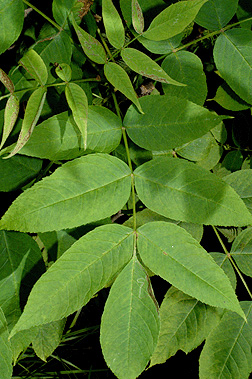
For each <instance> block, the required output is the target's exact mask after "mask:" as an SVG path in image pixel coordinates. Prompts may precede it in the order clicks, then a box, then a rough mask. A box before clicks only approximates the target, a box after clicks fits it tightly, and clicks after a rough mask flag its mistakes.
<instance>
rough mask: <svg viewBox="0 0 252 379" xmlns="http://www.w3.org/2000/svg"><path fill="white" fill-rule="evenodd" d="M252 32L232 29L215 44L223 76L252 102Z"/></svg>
mask: <svg viewBox="0 0 252 379" xmlns="http://www.w3.org/2000/svg"><path fill="white" fill-rule="evenodd" d="M251 49H252V32H251V31H250V30H245V29H232V30H227V31H226V32H225V33H222V34H221V35H220V36H219V37H218V38H217V40H216V42H215V46H214V51H213V54H214V61H215V63H216V67H217V69H218V71H219V72H220V75H221V76H222V78H223V79H224V80H225V81H226V82H227V84H228V85H229V86H230V87H231V88H232V90H233V91H234V92H236V93H237V95H238V96H240V97H241V98H242V99H243V100H244V101H246V102H247V103H249V104H251V103H252V55H251Z"/></svg>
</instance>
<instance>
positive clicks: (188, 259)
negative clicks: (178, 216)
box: [138, 221, 244, 317]
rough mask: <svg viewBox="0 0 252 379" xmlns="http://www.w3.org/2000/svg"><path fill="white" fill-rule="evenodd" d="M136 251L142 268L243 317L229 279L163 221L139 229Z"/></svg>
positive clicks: (190, 239) (186, 236) (181, 233)
mask: <svg viewBox="0 0 252 379" xmlns="http://www.w3.org/2000/svg"><path fill="white" fill-rule="evenodd" d="M138 249H139V254H140V256H141V259H142V260H143V262H144V264H145V265H146V266H147V267H148V268H149V269H150V270H151V271H152V272H154V273H155V274H156V275H159V276H161V277H162V278H163V279H165V280H167V281H168V282H170V283H171V284H173V285H174V286H175V287H176V288H178V289H180V290H181V291H183V292H184V293H186V294H187V295H189V296H192V297H195V298H196V299H198V300H200V301H201V302H203V303H206V304H209V305H211V306H216V307H220V308H224V309H229V310H232V311H233V312H236V313H238V314H239V315H240V316H241V317H244V313H243V311H242V309H241V307H240V305H239V302H238V300H237V297H236V295H235V292H234V290H233V288H232V286H231V283H230V281H229V279H228V277H227V276H226V275H225V274H224V272H223V270H222V269H221V268H220V267H219V266H218V265H217V264H216V263H215V261H214V260H213V258H212V257H211V256H210V255H209V254H208V253H207V252H206V251H205V250H204V249H203V247H201V246H200V244H199V243H198V242H197V241H196V240H194V238H193V237H192V236H191V235H190V234H189V233H188V232H186V231H185V230H184V229H182V228H180V227H179V226H177V225H175V224H170V223H167V222H163V221H156V222H151V223H148V224H145V225H143V226H141V227H140V228H139V229H138ZM210 273H211V274H210Z"/></svg>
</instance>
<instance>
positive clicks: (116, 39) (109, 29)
mask: <svg viewBox="0 0 252 379" xmlns="http://www.w3.org/2000/svg"><path fill="white" fill-rule="evenodd" d="M102 18H103V22H104V26H105V31H106V36H107V38H108V40H109V42H110V43H111V45H112V46H114V47H115V48H116V49H121V48H122V47H123V45H124V41H125V32H124V27H123V23H122V20H121V17H120V15H119V13H118V12H117V9H116V7H115V6H114V5H113V3H112V0H102Z"/></svg>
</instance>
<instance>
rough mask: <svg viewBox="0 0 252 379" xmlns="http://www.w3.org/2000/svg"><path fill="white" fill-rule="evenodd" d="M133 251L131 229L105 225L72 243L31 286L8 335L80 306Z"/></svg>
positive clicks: (40, 323)
mask: <svg viewBox="0 0 252 379" xmlns="http://www.w3.org/2000/svg"><path fill="white" fill-rule="evenodd" d="M132 253H133V231H132V229H129V228H127V227H125V226H122V225H118V224H113V225H104V226H101V227H99V228H96V229H95V230H93V231H91V232H89V233H87V234H85V235H84V236H83V237H81V238H80V239H79V240H78V241H77V242H76V243H74V244H73V245H72V246H71V247H70V248H69V249H68V250H67V251H66V252H65V253H64V254H63V255H62V256H61V257H60V258H59V259H58V260H57V261H56V262H55V263H54V264H53V265H52V266H51V267H50V268H49V269H48V270H47V272H46V273H45V274H44V275H42V276H41V277H40V279H39V280H38V281H37V282H36V284H35V285H34V287H33V289H32V291H31V293H30V296H29V298H28V302H27V305H26V306H25V309H24V312H23V313H22V316H21V317H20V319H19V321H18V323H17V324H16V325H15V327H14V329H13V330H12V333H11V335H14V334H15V333H17V332H19V331H21V330H25V329H29V328H31V327H33V326H39V325H43V324H46V323H48V322H52V321H57V320H59V319H61V318H63V317H66V316H68V315H69V314H71V313H73V312H75V311H77V310H78V309H80V308H81V307H83V306H84V305H85V304H86V303H87V302H88V301H89V300H90V299H91V298H92V297H93V295H94V294H95V293H96V292H98V291H99V290H101V289H102V288H103V287H104V286H105V285H106V284H107V283H109V282H110V281H111V279H113V278H114V276H115V275H116V274H117V273H118V271H120V270H121V269H122V268H123V267H124V265H125V264H126V263H127V262H128V261H129V259H130V257H131V256H132Z"/></svg>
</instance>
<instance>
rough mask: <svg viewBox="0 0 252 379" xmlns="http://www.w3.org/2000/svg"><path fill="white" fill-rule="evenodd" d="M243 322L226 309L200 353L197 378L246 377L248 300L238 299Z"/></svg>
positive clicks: (251, 316)
mask: <svg viewBox="0 0 252 379" xmlns="http://www.w3.org/2000/svg"><path fill="white" fill-rule="evenodd" d="M241 307H242V309H243V310H244V313H245V316H246V318H247V322H245V321H244V320H243V319H242V318H241V317H239V316H237V315H236V314H235V313H231V312H226V313H225V315H224V317H223V318H222V320H221V321H220V323H219V325H218V326H217V327H216V328H215V329H213V331H212V332H211V334H210V335H209V336H208V338H207V340H206V343H205V345H204V347H203V350H202V352H201V355H200V360H199V363H200V366H199V377H200V379H212V378H219V379H227V378H242V379H247V378H249V374H250V373H251V371H252V363H251V362H252V354H251V348H252V312H251V309H252V304H251V302H249V301H244V302H241Z"/></svg>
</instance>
